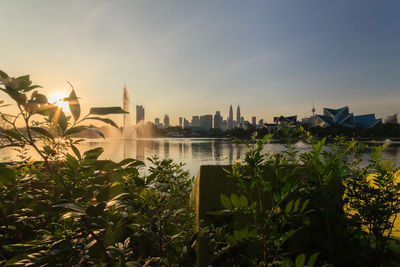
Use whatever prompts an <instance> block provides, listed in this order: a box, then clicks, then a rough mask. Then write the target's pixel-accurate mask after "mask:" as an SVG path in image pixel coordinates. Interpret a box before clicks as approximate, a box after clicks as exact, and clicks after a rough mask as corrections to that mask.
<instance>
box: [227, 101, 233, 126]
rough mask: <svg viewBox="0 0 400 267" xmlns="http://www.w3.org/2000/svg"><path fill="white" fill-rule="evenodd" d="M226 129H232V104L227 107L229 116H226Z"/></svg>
mask: <svg viewBox="0 0 400 267" xmlns="http://www.w3.org/2000/svg"><path fill="white" fill-rule="evenodd" d="M227 123H228V130H230V129H233V109H232V105H231V106H230V108H229V116H228V121H227Z"/></svg>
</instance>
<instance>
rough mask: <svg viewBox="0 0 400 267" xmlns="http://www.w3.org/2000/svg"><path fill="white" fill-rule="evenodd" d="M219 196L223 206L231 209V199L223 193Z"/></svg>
mask: <svg viewBox="0 0 400 267" xmlns="http://www.w3.org/2000/svg"><path fill="white" fill-rule="evenodd" d="M219 197H220V199H221V203H222V205H223V206H224V207H225V209H227V210H231V209H232V204H231V200H230V199H229V198H228V197H227V196H225V195H224V194H220V195H219Z"/></svg>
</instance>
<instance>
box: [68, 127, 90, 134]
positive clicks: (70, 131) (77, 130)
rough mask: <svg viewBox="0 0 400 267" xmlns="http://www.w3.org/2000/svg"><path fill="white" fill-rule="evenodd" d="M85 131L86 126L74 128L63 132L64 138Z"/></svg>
mask: <svg viewBox="0 0 400 267" xmlns="http://www.w3.org/2000/svg"><path fill="white" fill-rule="evenodd" d="M87 129H88V126H75V127H72V128H69V129H68V130H67V131H66V132H65V136H68V135H73V134H77V133H80V132H82V131H84V130H87Z"/></svg>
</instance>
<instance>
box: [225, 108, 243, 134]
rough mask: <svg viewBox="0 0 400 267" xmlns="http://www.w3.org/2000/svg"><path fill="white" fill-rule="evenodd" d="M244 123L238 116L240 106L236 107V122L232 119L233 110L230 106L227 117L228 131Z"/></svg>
mask: <svg viewBox="0 0 400 267" xmlns="http://www.w3.org/2000/svg"><path fill="white" fill-rule="evenodd" d="M243 121H244V118H243V117H242V116H241V115H240V106H239V105H238V107H237V110H236V120H234V119H233V109H232V105H231V106H230V107H229V116H228V120H227V123H228V129H233V128H235V127H238V126H240V124H242V123H243Z"/></svg>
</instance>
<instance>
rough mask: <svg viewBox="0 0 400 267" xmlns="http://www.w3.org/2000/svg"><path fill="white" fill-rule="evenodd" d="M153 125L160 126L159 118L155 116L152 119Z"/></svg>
mask: <svg viewBox="0 0 400 267" xmlns="http://www.w3.org/2000/svg"><path fill="white" fill-rule="evenodd" d="M154 125H155V126H156V127H158V126H160V118H155V119H154Z"/></svg>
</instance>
